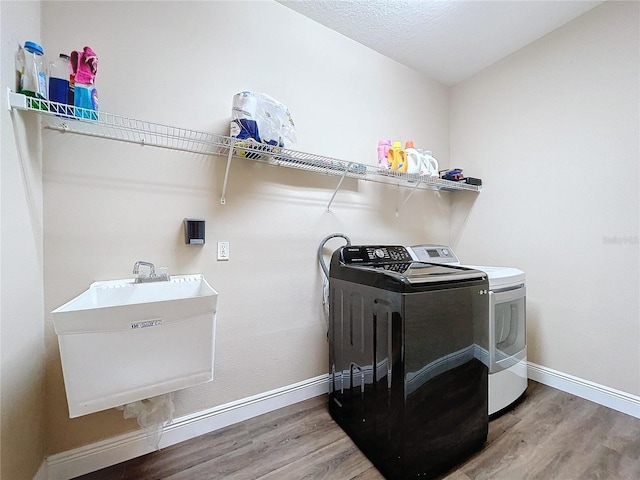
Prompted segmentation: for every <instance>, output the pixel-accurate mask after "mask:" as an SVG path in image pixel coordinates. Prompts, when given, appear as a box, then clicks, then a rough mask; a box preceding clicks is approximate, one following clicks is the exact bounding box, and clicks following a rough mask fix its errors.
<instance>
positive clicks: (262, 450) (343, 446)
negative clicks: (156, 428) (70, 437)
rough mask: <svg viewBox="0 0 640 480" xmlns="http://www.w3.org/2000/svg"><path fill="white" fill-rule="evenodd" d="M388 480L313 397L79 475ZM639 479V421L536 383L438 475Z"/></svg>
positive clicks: (466, 479)
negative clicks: (473, 450)
mask: <svg viewBox="0 0 640 480" xmlns="http://www.w3.org/2000/svg"><path fill="white" fill-rule="evenodd" d="M124 479H128V480H133V479H136V480H137V479H141V480H142V479H143V480H205V479H207V480H214V479H225V480H227V479H228V480H254V479H261V480H267V479H278V480H289V479H291V480H298V479H331V480H348V479H357V480H382V479H383V477H382V475H381V474H380V473H379V472H378V470H377V469H376V468H375V467H373V465H372V464H371V463H370V462H369V460H368V459H367V458H366V457H365V456H364V455H363V454H362V453H361V452H360V450H358V448H357V447H356V446H355V445H354V444H353V442H352V441H351V439H350V438H349V437H348V436H347V435H346V434H345V433H344V432H343V431H342V429H341V428H340V427H338V426H337V424H336V423H335V422H334V421H333V420H332V419H331V417H330V416H329V413H328V409H327V396H326V395H323V396H321V397H316V398H313V399H310V400H306V401H304V402H300V403H298V404H295V405H291V406H289V407H286V408H283V409H280V410H276V411H274V412H271V413H267V414H265V415H262V416H259V417H255V418H252V419H250V420H247V421H245V422H242V423H238V424H236V425H231V426H229V427H227V428H224V429H221V430H218V431H215V432H212V433H209V434H207V435H202V436H200V437H198V438H194V439H192V440H188V441H186V442H183V443H180V444H178V445H174V446H172V447H168V448H165V449H163V450H161V451H157V452H153V453H150V454H148V455H145V456H142V457H139V458H136V459H133V460H130V461H128V462H124V463H121V464H118V465H114V466H112V467H108V468H105V469H103V470H99V471H97V472H94V473H91V474H88V475H84V476H81V477H78V479H77V480H124ZM444 479H447V480H472V479H474V480H476V479H477V480H480V479H491V480H520V479H541V480H547V479H559V480H571V479H630V480H631V479H632V480H637V479H640V419H637V418H634V417H631V416H629V415H625V414H623V413H619V412H616V411H615V410H611V409H608V408H606V407H603V406H600V405H597V404H595V403H592V402H589V401H587V400H584V399H582V398H579V397H575V396H573V395H570V394H567V393H564V392H561V391H559V390H555V389H553V388H550V387H547V386H545V385H542V384H539V383H536V382H533V381H529V387H528V389H527V394H526V397H525V399H524V400H523V401H522V402H520V403H519V404H518V405H516V406H515V408H513V409H512V410H510V411H508V412H507V413H505V414H504V415H502V416H500V417H498V418H497V419H495V420H493V421H492V422H490V424H489V438H488V440H487V443H486V444H485V446H484V448H483V449H482V450H481V451H480V452H478V453H477V454H475V455H474V456H472V457H471V458H469V459H468V460H467V461H466V462H464V463H462V464H460V465H458V466H457V467H455V468H454V469H452V470H451V471H449V472H447V473H446V474H444V475H442V477H441V480H444Z"/></svg>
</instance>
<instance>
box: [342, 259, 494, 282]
mask: <svg viewBox="0 0 640 480" xmlns="http://www.w3.org/2000/svg"><path fill="white" fill-rule="evenodd" d="M351 268H358V269H366V270H370V271H372V272H376V273H378V274H382V275H389V276H391V277H395V278H398V279H399V280H404V281H407V282H409V283H411V284H421V283H442V282H452V281H460V280H471V279H473V280H475V279H481V278H484V277H485V274H484V273H483V272H482V271H477V270H473V269H470V268H465V267H454V266H447V265H436V264H431V263H424V262H393V263H383V264H377V265H351Z"/></svg>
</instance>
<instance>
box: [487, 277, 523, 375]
mask: <svg viewBox="0 0 640 480" xmlns="http://www.w3.org/2000/svg"><path fill="white" fill-rule="evenodd" d="M489 298H490V301H491V305H490V309H489V343H490V345H491V351H490V359H491V365H490V366H489V372H490V373H495V372H499V371H501V370H504V369H507V368H509V367H512V366H514V365H515V364H516V363H518V361H519V360H520V359H521V355H519V354H520V353H521V352H523V351H524V350H525V347H526V345H527V335H526V318H525V316H526V308H525V302H526V288H525V287H524V286H522V287H519V288H516V289H512V290H507V291H502V292H491V293H490V296H489Z"/></svg>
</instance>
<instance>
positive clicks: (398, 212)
mask: <svg viewBox="0 0 640 480" xmlns="http://www.w3.org/2000/svg"><path fill="white" fill-rule="evenodd" d="M421 183H422V180H418V181H416V185H415V187H413V188H412V189H411V191H410V192H409V195H407V198H405V199H404V202H402V204H401V205H400V206H399V207H396V218H398V217H399V216H400V209H401V208H402V207H404V206H405V204H406V203H407V202H408V201H409V199H410V198H411V197H412V196H413V194H414V193H416V190H417V189H418V186H419V185H420V184H421Z"/></svg>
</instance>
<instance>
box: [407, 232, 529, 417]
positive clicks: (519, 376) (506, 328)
mask: <svg viewBox="0 0 640 480" xmlns="http://www.w3.org/2000/svg"><path fill="white" fill-rule="evenodd" d="M411 251H412V252H413V255H414V257H415V260H418V261H421V262H428V263H436V264H447V263H448V264H453V265H460V266H464V267H469V268H474V269H476V270H481V271H483V272H486V273H487V275H488V277H489V290H490V293H489V298H490V309H489V319H488V322H489V345H490V350H489V415H491V416H493V417H496V416H498V415H499V414H500V413H501V412H502V411H504V410H505V409H507V408H509V407H510V406H512V405H513V404H514V403H515V402H516V401H517V400H519V399H520V398H521V397H522V396H523V395H524V393H525V391H526V389H527V332H526V282H525V273H524V272H523V271H522V270H520V269H517V268H513V267H492V266H480V265H466V264H465V265H461V263H460V260H459V259H458V257H457V256H456V254H455V253H454V252H453V250H451V248H449V247H447V246H445V245H430V244H427V245H415V246H412V247H411Z"/></svg>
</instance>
